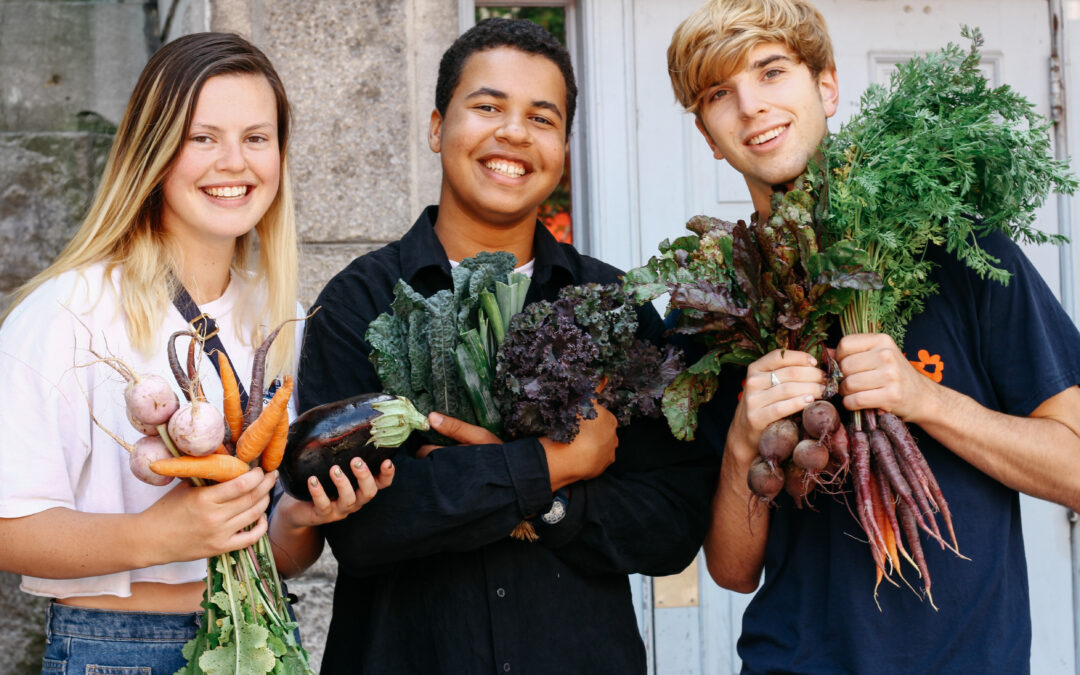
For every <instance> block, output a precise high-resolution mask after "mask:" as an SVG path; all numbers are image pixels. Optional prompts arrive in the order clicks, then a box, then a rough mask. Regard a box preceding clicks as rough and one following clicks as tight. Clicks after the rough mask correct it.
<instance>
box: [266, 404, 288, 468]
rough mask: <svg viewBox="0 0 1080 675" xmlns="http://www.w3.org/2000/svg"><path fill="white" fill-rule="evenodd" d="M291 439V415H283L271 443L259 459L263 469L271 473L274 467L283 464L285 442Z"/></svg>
mask: <svg viewBox="0 0 1080 675" xmlns="http://www.w3.org/2000/svg"><path fill="white" fill-rule="evenodd" d="M288 440H289V416H288V415H282V416H281V419H279V420H278V424H277V427H275V428H274V435H273V437H272V438H271V439H270V444H269V445H267V446H266V450H263V453H262V457H261V458H260V460H259V465H260V466H262V468H263V471H265V472H266V473H270V472H271V471H273V470H274V469H276V468H278V467H279V466H281V459H282V457H284V456H285V442H286V441H288Z"/></svg>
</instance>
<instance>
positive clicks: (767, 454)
mask: <svg viewBox="0 0 1080 675" xmlns="http://www.w3.org/2000/svg"><path fill="white" fill-rule="evenodd" d="M798 442H799V426H798V425H797V424H795V422H794V421H793V420H792V419H791V418H790V417H785V418H784V419H782V420H776V421H775V422H773V423H771V424H770V425H769V426H767V427H765V430H764V431H762V432H761V439H760V440H759V441H758V454H759V455H761V457H762V458H763V459H764V460H765V461H767V462H770V463H772V464H773V465H776V464H779V463H780V462H783V461H784V460H786V459H787V458H788V457H791V451H792V450H794V449H795V444H796V443H798Z"/></svg>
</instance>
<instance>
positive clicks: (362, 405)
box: [279, 393, 428, 501]
mask: <svg viewBox="0 0 1080 675" xmlns="http://www.w3.org/2000/svg"><path fill="white" fill-rule="evenodd" d="M427 428H428V422H427V418H426V417H425V416H424V415H422V414H420V412H419V411H417V410H416V408H414V407H413V405H412V403H410V402H409V401H408V399H405V398H401V397H398V396H391V395H390V394H382V393H375V394H361V395H359V396H353V397H352V398H347V399H344V400H342V401H335V402H333V403H324V404H323V405H320V406H316V407H314V408H312V409H311V410H308V411H307V412H305V413H304V414H303V415H300V416H299V417H297V418H296V420H295V421H294V422H293V423H292V424H291V425H289V439H288V442H287V443H286V445H285V457H284V459H283V460H282V462H281V466H280V467H279V469H280V471H281V476H282V478H283V479H284V484H285V489H286V490H287V491H288V493H289V494H291V495H292V496H293V497H296V498H297V499H303V500H306V501H311V493H309V492H308V486H307V480H308V478H310V477H311V476H316V477H318V479H319V482H320V483H321V484H322V486H323V489H324V490H325V491H326V494H327V496H328V497H329V498H330V499H337V488H336V487H334V482H333V481H332V480H330V469H331V468H332V467H334V466H340V467H341V470H342V471H344V472H345V475H346V476H348V477H349V482H351V483H352V485H353V487H354V488H355V487H356V477H355V476H353V473H352V470H351V469H350V468H349V462H351V461H352V459H353V458H354V457H359V458H361V459H362V460H364V463H365V464H367V465H368V468H369V469H370V470H371V471H372V473H374V474H375V475H378V474H379V469H380V466H381V465H382V462H383V460H385V459H387V458H389V457H393V456H394V455H395V454H397V452H398V451H399V450H400V449H401V446H402V444H404V443H405V441H406V440H408V438H409V435H410V434H411V433H412V432H413V430H415V429H427Z"/></svg>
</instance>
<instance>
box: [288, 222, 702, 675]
mask: <svg viewBox="0 0 1080 675" xmlns="http://www.w3.org/2000/svg"><path fill="white" fill-rule="evenodd" d="M437 213H438V211H437V209H436V208H435V207H428V208H427V209H426V210H425V211H424V212H423V213H422V214H421V216H420V218H419V219H418V220H417V221H416V224H415V225H414V226H413V227H412V229H410V230H409V232H408V233H407V234H406V235H405V236H404V237H402V239H401V240H399V241H397V242H394V243H392V244H389V245H388V246H386V247H384V248H382V249H379V250H377V251H374V252H372V253H369V254H367V255H364V256H361V257H360V258H357V259H356V260H354V261H353V262H352V263H351V264H350V265H349V266H348V267H347V268H345V270H343V271H342V272H340V273H339V274H338V275H337V276H335V277H334V278H333V279H332V280H331V281H330V283H329V284H327V286H326V288H325V289H324V290H323V291H322V293H321V294H320V296H319V299H318V300H317V302H316V305H320V306H321V307H322V309H321V310H320V311H319V312H318V313H317V314H316V315H315V316H313V317H312V318H311V319H310V320H309V321H308V324H307V334H306V336H305V339H304V346H303V352H302V357H301V363H300V375H299V388H298V390H299V397H300V398H299V402H300V406H301V408H302V409H304V410H306V409H308V408H311V407H313V406H315V405H319V404H321V403H326V402H329V401H335V400H339V399H342V398H346V397H349V396H354V395H356V394H360V393H364V392H371V391H378V390H379V389H380V384H379V379H378V377H377V375H376V374H375V370H374V368H373V367H372V365H371V363H370V362H369V360H368V352H369V345H368V343H367V341H366V340H365V339H364V334H365V332H366V331H367V327H368V324H369V322H371V321H372V320H373V319H375V317H376V316H378V315H379V314H380V313H382V312H385V311H388V310H389V307H390V301H391V299H392V290H393V287H394V284H395V283H396V282H397V281H398V279H404V280H406V281H407V282H408V283H409V284H410V285H411V286H412V287H413V288H414V289H416V290H417V291H418V292H420V293H422V294H423V295H425V296H430V295H432V294H434V293H435V292H437V291H439V290H442V289H445V288H451V276H450V263H449V261H448V260H447V257H446V253H445V252H444V251H443V248H442V245H441V244H440V243H439V240H438V238H437V237H436V236H435V232H434V229H433V226H434V223H435V219H436V216H437ZM533 253H534V257H535V268H534V271H533V276H532V284H531V285H530V287H529V294H528V300H527V301H528V302H534V301H536V300H538V299H540V298H544V299H548V300H553V299H555V297H556V296H557V293H558V290H559V289H560V288H561V287H563V286H566V285H569V284H580V283H586V282H600V283H609V282H614V281H616V280H617V279H618V276H619V272H618V270H616V269H615V268H613V267H611V266H610V265H606V264H604V263H602V262H600V261H598V260H595V259H593V258H589V257H587V256H583V255H581V254H579V253H578V252H577V251H575V250H574V249H573V247H571V246H568V245H563V244H559V243H558V242H556V241H555V239H554V238H553V237H552V236H551V235H550V234H549V233H548V232H547V230H546V229H544V228H543V227H542V226H538V227H537V228H536V234H535V239H534V243H533ZM638 313H639V317H640V324H641V325H640V329H639V334H641V335H642V336H643V337H647V338H650V339H654V340H658V339H659V337H660V333H661V332H662V330H663V326H662V322H661V321H660V317H659V316H658V315H657V313H656V311H655V310H654V309H653V308H652V306H651V305H646V306H644V307H642V308H640V310H639V312H638ZM395 466H396V474H395V477H394V482H393V485H391V486H390V487H388V488H386V489H385V490H382V491H381V492H380V493H379V494H378V495H377V496H376V497H375V499H373V500H372V501H371V502H370V503H368V504H366V505H365V506H364V507H363V508H362V509H360V510H359V511H357V512H356V513H354V514H352V515H351V516H349V517H348V518H346V519H345V520H343V521H340V522H338V523H333V524H330V525H327V526H324V527H323V533H324V534H325V536H326V538H327V541H328V542H329V543H330V546H331V548H332V550H333V552H334V555H335V556H336V557H337V559H338V562H339V571H338V579H337V585H336V588H335V592H334V613H333V618H332V621H331V624H330V633H329V636H328V640H327V644H326V652H325V656H324V658H323V663H322V668H323V669H322V672H323V673H424V674H425V675H426V674H430V673H507V672H509V673H537V674H549V673H590V674H595V673H620V674H623V673H644V672H645V669H646V666H645V649H644V645H643V643H642V641H641V637H640V634H639V632H638V627H637V623H636V620H635V615H634V608H633V605H632V603H631V595H630V585H629V580H628V578H627V574H629V573H637V572H640V573H644V574H651V575H663V574H672V573H675V572H678V571H680V570H682V569H683V568H684V567H685V566H686V565H687V564H688V563H689V562H690V561H691V560H692V559H693V558H694V556H695V555H696V553H697V551H698V549H699V547H700V545H701V542H702V539H703V538H704V535H705V529H706V526H707V522H708V514H709V503H710V498H711V495H712V491H713V488H714V486H715V480H716V473H717V469H718V462H717V460H716V459H715V458H714V457H713V456H712V455H711V453H710V452H708V451H706V450H704V446H700V447H699V446H697V445H694V444H690V443H680V442H677V441H675V440H674V439H673V438H672V437H671V435H670V433H669V432H668V431H667V427H666V423H665V422H664V421H663V420H651V419H646V420H641V421H635V422H634V423H633V424H631V425H630V426H628V427H626V428H623V429H620V430H619V448H618V450H617V451H616V461H615V463H614V464H613V465H612V466H611V467H609V468H608V470H607V471H606V472H605V473H604V474H602V475H601V476H599V477H597V478H594V479H592V480H588V481H582V482H579V483H575V484H573V485H571V486H570V489H569V491H568V492H569V496H568V501H567V504H566V508H565V516H564V517H563V518H562V520H560V521H558V522H556V523H554V524H548V523H544V522H541V521H540V520H536V521H533V522H534V524H535V527H536V530H537V532H538V533H539V535H540V541H539V542H536V543H525V542H522V541H518V540H516V539H512V538H510V537H509V536H508V535H509V533H510V532H511V531H512V530H513V529H514V527H515V526H516V525H517V524H518V523H519V522H520V521H521V520H522V518H524V517H526V516H532V515H535V514H538V513H546V512H547V511H548V510H549V508H550V507H551V505H552V501H553V496H552V493H551V484H550V479H549V476H548V469H547V460H546V456H545V454H544V450H543V447H542V446H541V445H540V442H539V441H538V440H537V439H536V438H525V439H520V440H515V441H509V442H507V443H505V444H502V445H473V446H453V447H447V448H442V449H440V450H437V451H436V452H433V453H431V454H430V455H429V456H428V457H426V458H424V459H417V458H415V457H411V456H408V455H405V454H399V455H398V456H397V457H396V458H395Z"/></svg>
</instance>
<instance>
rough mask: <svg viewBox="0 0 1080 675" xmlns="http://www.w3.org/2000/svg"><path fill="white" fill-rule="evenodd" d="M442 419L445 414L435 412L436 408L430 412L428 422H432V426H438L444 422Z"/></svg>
mask: <svg viewBox="0 0 1080 675" xmlns="http://www.w3.org/2000/svg"><path fill="white" fill-rule="evenodd" d="M442 421H443V416H442V415H441V414H439V413H437V412H435V411H434V410H433V411H431V412H429V413H428V422H430V423H431V425H432V426H436V427H437V426H439V425H440V424H442Z"/></svg>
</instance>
